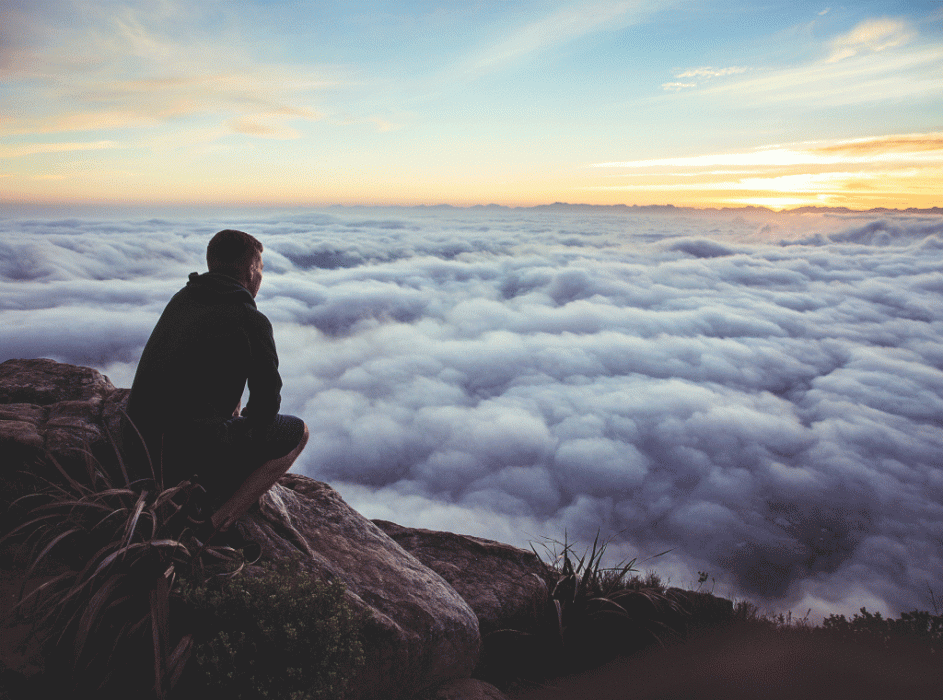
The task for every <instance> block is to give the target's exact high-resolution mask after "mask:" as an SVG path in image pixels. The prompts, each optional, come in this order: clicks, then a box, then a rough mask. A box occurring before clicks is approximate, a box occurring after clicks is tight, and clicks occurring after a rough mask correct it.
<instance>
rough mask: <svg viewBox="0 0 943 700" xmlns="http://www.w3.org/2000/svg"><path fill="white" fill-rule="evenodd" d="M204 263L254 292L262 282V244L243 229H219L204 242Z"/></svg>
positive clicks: (210, 269)
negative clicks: (205, 243)
mask: <svg viewBox="0 0 943 700" xmlns="http://www.w3.org/2000/svg"><path fill="white" fill-rule="evenodd" d="M206 266H207V267H208V268H209V271H210V272H219V273H222V274H224V275H229V276H230V277H233V278H235V279H236V280H238V281H239V283H240V284H242V286H244V287H245V288H246V289H248V290H249V292H250V293H251V294H252V296H255V295H256V294H258V293H259V286H260V285H261V284H262V244H261V243H260V242H259V241H258V240H257V239H256V238H254V237H252V236H250V235H249V234H248V233H245V232H244V231H234V230H233V229H226V230H225V231H220V232H219V233H217V234H216V235H215V236H213V237H212V238H211V239H210V242H209V244H208V245H207V246H206Z"/></svg>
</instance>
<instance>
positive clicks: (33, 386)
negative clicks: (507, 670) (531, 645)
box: [0, 360, 481, 700]
mask: <svg viewBox="0 0 943 700" xmlns="http://www.w3.org/2000/svg"><path fill="white" fill-rule="evenodd" d="M127 395H128V390H126V389H116V388H115V387H114V386H113V385H112V383H111V382H110V381H109V380H108V379H107V378H106V377H104V376H102V375H101V374H100V373H99V372H97V371H95V370H94V369H89V368H85V367H74V366H71V365H65V364H60V363H57V362H54V361H53V360H9V361H7V362H4V363H2V364H0V465H2V466H0V469H3V470H5V471H0V479H2V481H3V482H4V483H3V484H0V488H3V492H4V497H5V498H6V499H7V502H9V494H11V493H12V494H15V493H16V492H17V490H18V489H19V491H22V490H23V489H24V488H29V486H26V487H24V486H23V484H24V477H23V476H22V471H23V468H24V467H27V468H28V469H32V470H34V471H35V470H37V469H42V465H43V462H44V459H45V457H46V455H47V454H48V455H52V456H53V457H54V458H55V459H56V460H58V461H60V462H61V463H63V464H64V465H70V464H74V463H76V462H77V461H84V457H83V452H84V451H87V450H90V451H91V452H92V453H95V454H103V455H106V456H107V454H108V453H109V452H110V453H111V454H113V453H114V447H113V446H112V444H113V443H112V442H111V441H112V440H114V441H118V440H120V434H121V429H120V428H121V424H122V415H123V414H122V410H123V408H124V405H125V403H126V401H127ZM4 510H6V508H4ZM242 523H243V525H245V527H246V529H247V530H248V532H249V534H250V536H251V537H252V538H254V539H256V540H257V541H258V542H259V543H260V544H261V545H262V548H263V557H264V558H266V559H278V558H281V557H284V556H289V555H297V554H300V555H301V562H302V567H303V568H304V569H305V570H306V571H307V572H309V573H310V574H312V575H315V576H319V577H331V578H338V579H340V580H342V581H343V582H344V583H345V584H346V587H347V597H348V601H349V602H350V603H351V605H352V606H353V607H354V608H355V609H358V610H363V611H366V612H367V613H368V615H369V622H368V623H367V628H366V631H365V640H364V647H365V648H364V652H365V656H366V664H365V665H364V666H363V668H362V669H361V670H360V672H359V675H358V676H356V677H355V678H354V679H353V681H352V684H351V688H350V690H349V693H348V697H349V698H350V699H351V700H373V699H376V700H380V699H381V698H382V699H383V700H387V699H390V700H395V699H396V698H404V699H405V698H411V697H413V696H415V695H417V694H419V693H421V692H423V691H429V690H432V689H434V688H435V687H437V686H439V685H441V684H443V683H445V682H448V681H450V680H454V679H462V678H467V677H468V676H469V675H470V673H471V672H472V670H473V669H474V668H475V665H476V663H477V661H478V656H479V647H480V641H481V638H480V635H479V629H478V619H477V618H476V615H475V613H474V612H473V611H472V608H470V607H469V605H468V604H467V603H466V602H465V600H463V598H462V597H461V596H460V595H459V593H458V592H456V590H455V589H454V588H453V587H452V586H450V585H449V584H448V583H447V582H446V581H445V580H443V578H442V577H441V576H439V575H438V574H437V573H435V571H433V570H432V569H430V568H428V567H427V566H425V565H424V564H423V563H421V562H420V560H419V559H417V558H416V557H414V556H413V555H412V554H409V553H408V552H407V551H406V550H404V549H403V548H402V547H401V546H400V545H399V544H397V543H396V542H395V541H394V540H393V539H391V538H390V537H389V536H388V535H387V534H386V533H384V532H383V531H382V530H381V529H380V528H378V527H377V526H376V525H374V524H373V523H371V522H370V521H369V520H367V519H366V518H364V517H363V516H361V515H360V514H359V513H357V512H356V511H354V510H353V509H352V508H350V507H349V506H348V505H347V504H346V503H345V502H344V501H343V499H342V498H341V497H340V495H339V494H338V493H337V492H336V491H334V490H333V489H332V488H330V487H329V486H327V485H326V484H322V483H320V482H317V481H314V480H312V479H308V478H306V477H303V476H297V475H287V476H285V477H283V479H282V481H281V482H280V483H279V484H277V485H276V486H275V487H273V488H272V489H271V490H270V491H269V492H268V493H267V494H266V495H265V497H264V498H263V500H262V502H261V507H260V508H259V509H258V510H257V511H254V512H252V513H250V514H248V515H247V516H245V518H244V519H243V521H242Z"/></svg>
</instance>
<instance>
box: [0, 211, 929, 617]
mask: <svg viewBox="0 0 943 700" xmlns="http://www.w3.org/2000/svg"><path fill="white" fill-rule="evenodd" d="M229 226H235V227H238V228H244V229H246V230H249V231H250V232H252V233H253V234H255V235H257V236H258V237H259V238H260V239H261V240H262V241H263V242H264V244H265V246H266V266H265V273H266V274H265V280H264V282H263V286H262V291H261V293H260V296H259V299H258V302H259V306H260V308H261V309H262V310H263V311H264V312H265V313H266V314H267V315H268V316H269V318H270V319H271V320H272V321H273V323H274V325H275V332H276V341H277V343H278V346H279V351H280V356H281V360H282V371H283V377H284V379H285V387H286V388H285V392H284V398H283V409H284V410H285V411H287V412H293V413H296V414H298V415H300V416H302V417H303V418H304V419H305V420H306V421H307V423H308V425H309V427H310V429H311V434H312V437H311V441H310V443H309V446H308V448H307V450H306V451H305V453H304V454H303V456H302V459H301V461H300V463H299V465H298V467H297V468H298V470H299V471H302V472H304V473H307V474H310V475H312V476H314V477H316V478H320V479H324V480H327V481H330V482H331V483H333V484H335V485H336V486H338V487H339V488H340V490H341V492H342V493H343V494H344V495H345V497H346V498H347V499H348V500H349V501H350V502H351V503H352V504H353V505H354V506H355V507H357V508H359V509H360V510H361V511H362V512H364V513H365V514H367V515H368V516H370V517H385V518H390V519H393V520H397V521H399V522H401V523H404V524H406V525H412V526H421V527H432V528H441V529H451V530H455V531H460V532H470V533H473V534H477V535H482V536H486V537H494V538H498V539H502V540H505V541H510V542H513V543H515V544H519V545H523V546H527V542H528V541H529V540H537V539H538V538H539V537H540V536H550V537H557V538H562V537H563V533H564V531H565V532H566V533H567V535H568V537H569V538H570V539H571V540H573V539H579V540H583V541H585V540H588V539H591V538H592V537H593V536H594V535H595V533H596V531H597V529H601V530H602V533H603V535H612V536H613V537H614V541H613V544H612V553H613V554H614V555H615V556H625V557H629V558H631V557H635V556H638V557H639V558H640V559H644V558H646V557H648V556H651V555H654V554H657V553H659V552H663V551H665V550H668V549H670V550H671V552H670V553H669V554H666V555H664V556H662V557H660V558H658V559H656V560H654V561H652V562H649V563H648V564H646V566H648V565H651V566H653V567H655V568H656V569H657V570H659V571H660V572H662V573H663V574H665V575H668V576H670V577H671V578H672V581H673V582H674V583H678V584H686V583H690V582H691V581H692V580H693V579H695V578H696V572H698V571H708V572H710V574H711V575H712V576H713V577H714V578H715V579H716V581H717V589H716V592H718V593H721V594H725V595H730V596H745V597H750V598H751V599H753V600H755V601H757V602H759V603H761V604H763V605H765V606H770V607H776V608H779V609H785V608H792V609H795V610H796V611H797V612H798V611H801V612H802V613H804V612H805V610H806V609H808V608H811V609H813V612H814V614H818V613H825V612H827V611H842V612H850V611H855V610H857V609H858V608H859V607H861V606H862V605H867V606H868V607H869V608H872V609H881V610H884V611H886V612H890V613H891V614H897V613H899V612H900V611H901V610H909V609H911V608H913V607H922V608H928V607H929V606H930V600H929V594H928V592H927V591H928V589H929V590H934V591H936V592H937V593H939V592H940V591H941V590H943V566H941V564H943V561H941V560H943V546H941V544H940V543H941V542H943V505H941V504H943V471H941V470H940V468H939V467H940V464H941V458H940V456H939V455H940V454H943V350H941V347H943V345H941V342H940V341H941V335H943V323H941V316H943V281H941V280H943V277H941V274H940V273H941V270H943V220H941V218H940V217H938V216H937V217H932V216H918V215H909V216H905V215H895V216H890V215H887V216H883V217H881V218H877V217H875V216H873V215H846V216H835V215H788V214H779V215H774V214H771V213H767V212H748V211H740V212H715V213H693V212H683V211H679V212H676V213H674V214H668V213H665V214H640V213H631V212H629V213H616V212H612V213H605V212H602V213H594V214H587V213H585V212H580V211H576V210H572V211H560V212H550V211H541V210H498V209H487V208H486V209H478V210H436V209H425V210H423V209H414V210H344V209H333V210H325V211H319V212H294V213H289V214H286V215H281V216H275V215H272V216H266V217H259V216H258V215H256V216H255V217H254V218H252V219H249V220H247V219H246V217H245V216H244V215H243V216H242V217H240V218H238V219H233V218H231V217H227V218H223V217H220V218H219V219H218V220H213V221H209V220H207V219H205V218H204V219H200V220H197V219H193V220H184V219H179V218H178V219H173V220H170V219H147V218H140V219H128V220H122V221H118V220H104V219H98V220H93V219H89V218H72V219H59V220H53V219H48V218H33V219H28V218H15V219H7V220H0V231H2V236H0V240H2V243H0V323H2V324H3V327H4V329H5V332H4V333H3V334H2V336H0V359H7V358H9V357H39V356H47V357H54V358H56V359H60V360H64V361H69V362H76V363H80V364H89V365H92V366H95V367H98V368H99V369H101V370H103V371H104V372H105V373H106V374H109V376H111V378H112V379H113V380H114V381H115V382H116V383H117V384H119V385H122V386H128V385H130V381H131V378H132V376H133V372H134V367H135V363H136V361H137V358H138V356H139V353H140V350H141V347H142V346H143V343H144V342H145V340H146V339H147V336H148V334H149V332H150V329H151V328H152V326H153V324H154V322H155V321H156V318H157V316H158V314H159V313H160V310H161V308H162V307H163V305H164V303H166V300H167V299H168V298H169V297H170V295H172V294H173V292H174V291H176V289H177V288H178V287H179V286H180V285H181V284H182V282H183V281H184V280H185V278H186V274H187V273H188V272H190V271H192V270H196V269H202V268H203V262H202V260H203V251H204V249H205V243H206V240H208V238H209V236H210V235H211V234H212V233H213V232H215V231H216V230H218V229H220V228H224V227H229ZM80 320H81V321H80Z"/></svg>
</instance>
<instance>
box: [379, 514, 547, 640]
mask: <svg viewBox="0 0 943 700" xmlns="http://www.w3.org/2000/svg"><path fill="white" fill-rule="evenodd" d="M373 522H374V523H376V525H377V526H378V527H379V528H380V529H381V530H383V531H384V532H385V533H386V534H387V535H389V536H390V537H392V538H393V539H394V540H396V542H397V543H398V544H399V545H400V546H402V547H403V549H405V550H406V551H407V552H409V553H410V554H412V555H413V556H415V557H416V558H417V559H418V560H419V561H421V562H422V563H423V564H425V565H426V566H428V567H429V568H430V569H432V570H433V571H435V572H436V573H437V574H439V575H440V576H441V577H442V578H444V579H445V580H446V581H448V582H449V584H451V586H452V587H453V588H454V589H455V590H456V591H458V592H459V593H460V594H461V596H462V597H463V598H464V599H465V600H466V601H467V602H468V604H469V605H470V606H471V608H472V610H474V611H475V614H476V615H477V616H478V625H479V627H480V628H481V634H482V636H485V635H488V634H490V633H492V632H496V631H498V630H503V629H512V630H517V631H520V632H537V631H539V630H540V629H541V628H542V626H543V624H544V622H545V619H546V610H547V605H548V603H549V601H550V593H549V589H548V580H547V576H548V571H547V566H546V565H545V564H544V563H543V562H541V561H540V558H539V557H538V556H537V555H536V554H534V553H533V552H529V551H527V550H526V549H519V548H517V547H512V546H511V545H508V544H503V543H501V542H495V541H493V540H486V539H482V538H480V537H472V536H470V535H458V534H455V533H451V532H436V531H434V530H423V529H419V528H408V527H403V526H402V525H397V524H396V523H391V522H389V521H386V520H374V521H373Z"/></svg>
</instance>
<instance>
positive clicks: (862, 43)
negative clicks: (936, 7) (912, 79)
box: [828, 17, 916, 63]
mask: <svg viewBox="0 0 943 700" xmlns="http://www.w3.org/2000/svg"><path fill="white" fill-rule="evenodd" d="M915 35H916V31H915V30H914V29H913V27H912V26H911V24H910V22H908V21H906V20H902V19H895V18H892V17H881V18H878V19H869V20H865V21H864V22H861V23H860V24H858V25H857V26H856V27H855V28H854V29H852V30H851V31H850V32H848V33H847V34H842V35H841V36H837V37H835V38H834V39H833V40H832V41H831V47H832V54H831V56H829V59H828V60H829V62H830V63H834V62H835V61H841V60H843V59H846V58H851V57H852V56H857V55H858V54H861V53H871V52H875V53H876V52H879V51H884V50H885V49H891V48H894V47H897V46H903V45H904V44H906V43H907V42H909V41H910V40H911V39H913V38H914V36H915Z"/></svg>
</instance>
